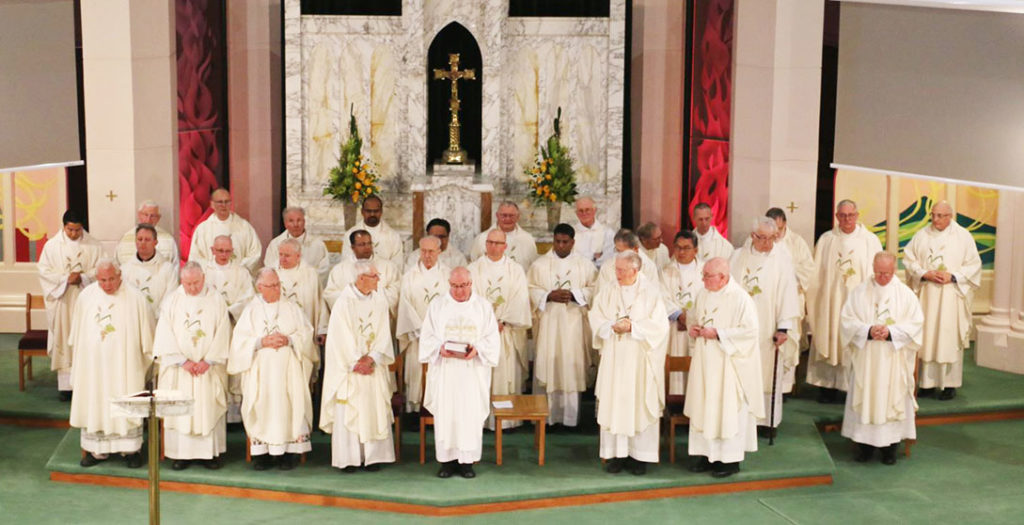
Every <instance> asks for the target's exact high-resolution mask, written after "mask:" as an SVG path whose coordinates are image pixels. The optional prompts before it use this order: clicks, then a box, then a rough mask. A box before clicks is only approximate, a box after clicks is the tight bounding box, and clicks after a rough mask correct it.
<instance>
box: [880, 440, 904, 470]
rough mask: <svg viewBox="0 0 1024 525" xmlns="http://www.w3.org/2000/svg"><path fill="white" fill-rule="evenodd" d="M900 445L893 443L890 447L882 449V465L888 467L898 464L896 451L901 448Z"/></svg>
mask: <svg viewBox="0 0 1024 525" xmlns="http://www.w3.org/2000/svg"><path fill="white" fill-rule="evenodd" d="M899 446H900V444H899V443H893V444H892V445H889V446H888V447H882V463H883V464H886V465H895V464H896V449H897V447H899Z"/></svg>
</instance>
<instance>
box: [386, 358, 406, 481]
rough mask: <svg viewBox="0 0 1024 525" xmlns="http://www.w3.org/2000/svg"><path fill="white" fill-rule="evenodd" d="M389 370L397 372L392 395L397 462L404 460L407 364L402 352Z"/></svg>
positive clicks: (389, 366)
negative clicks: (403, 426) (403, 417)
mask: <svg viewBox="0 0 1024 525" xmlns="http://www.w3.org/2000/svg"><path fill="white" fill-rule="evenodd" d="M388 371H389V372H391V373H393V374H395V381H397V383H396V384H395V386H396V388H395V393H394V394H393V395H392V396H391V413H392V414H393V415H394V417H395V439H394V441H395V462H396V463H397V462H399V461H401V460H402V414H404V413H405V364H404V359H403V358H402V354H400V353H396V354H395V360H394V362H392V363H391V364H390V365H388Z"/></svg>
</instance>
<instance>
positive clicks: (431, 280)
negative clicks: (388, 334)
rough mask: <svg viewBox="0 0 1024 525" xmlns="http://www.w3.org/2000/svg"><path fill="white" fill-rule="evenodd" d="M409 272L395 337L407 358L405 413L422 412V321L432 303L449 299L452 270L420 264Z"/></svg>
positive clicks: (413, 266) (407, 272) (400, 302)
mask: <svg viewBox="0 0 1024 525" xmlns="http://www.w3.org/2000/svg"><path fill="white" fill-rule="evenodd" d="M407 268H408V270H407V271H406V272H405V275H403V276H402V286H401V293H400V294H399V300H398V321H397V322H396V323H395V325H396V328H395V333H396V334H397V335H398V337H397V339H398V348H399V350H401V352H402V353H403V354H404V357H405V360H404V366H405V405H406V410H408V411H409V412H415V411H417V410H419V409H420V402H421V401H422V399H420V394H421V391H422V389H423V386H422V381H423V367H422V366H421V365H420V359H419V355H420V331H421V330H422V327H423V317H424V316H425V315H427V306H429V305H430V302H431V301H433V300H434V299H437V298H438V297H442V296H446V295H448V275H449V274H450V273H451V270H450V269H449V267H448V266H446V265H445V264H443V263H440V262H439V263H437V264H435V265H434V267H433V268H430V269H429V270H428V269H427V268H424V267H423V265H422V264H420V263H419V262H417V263H416V264H414V265H412V266H408V267H407Z"/></svg>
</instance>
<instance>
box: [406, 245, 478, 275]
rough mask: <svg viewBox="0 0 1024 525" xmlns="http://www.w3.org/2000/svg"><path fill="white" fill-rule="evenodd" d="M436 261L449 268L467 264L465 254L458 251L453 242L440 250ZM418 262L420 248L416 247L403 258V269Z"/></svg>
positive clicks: (467, 260) (407, 268)
mask: <svg viewBox="0 0 1024 525" xmlns="http://www.w3.org/2000/svg"><path fill="white" fill-rule="evenodd" d="M437 262H439V263H442V264H444V265H445V266H447V267H449V268H458V267H459V266H465V265H466V264H468V263H469V259H467V258H466V254H464V253H462V252H461V251H459V249H458V248H456V247H455V245H454V244H448V249H447V250H445V251H443V252H441V255H440V256H438V258H437ZM419 263H420V249H419V248H416V249H415V250H413V251H412V252H411V253H410V254H409V256H408V257H406V258H405V269H406V270H407V271H408V270H409V269H410V268H412V267H414V266H416V265H417V264H419Z"/></svg>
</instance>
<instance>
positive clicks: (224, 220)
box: [211, 212, 235, 222]
mask: <svg viewBox="0 0 1024 525" xmlns="http://www.w3.org/2000/svg"><path fill="white" fill-rule="evenodd" d="M234 214H235V213H234V212H231V213H229V214H228V218H227V219H221V218H220V217H218V216H217V214H216V213H214V214H213V215H211V217H213V218H214V219H217V220H218V221H220V222H228V221H230V220H231V216H232V215H234Z"/></svg>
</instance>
